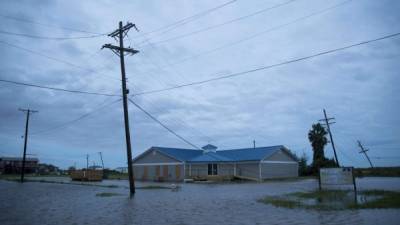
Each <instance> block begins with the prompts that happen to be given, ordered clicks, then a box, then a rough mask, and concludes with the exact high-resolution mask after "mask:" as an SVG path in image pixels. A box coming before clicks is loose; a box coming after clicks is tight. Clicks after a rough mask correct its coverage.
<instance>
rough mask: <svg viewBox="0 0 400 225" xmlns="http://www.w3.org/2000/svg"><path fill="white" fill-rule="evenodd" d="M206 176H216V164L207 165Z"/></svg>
mask: <svg viewBox="0 0 400 225" xmlns="http://www.w3.org/2000/svg"><path fill="white" fill-rule="evenodd" d="M208 175H218V166H217V164H208Z"/></svg>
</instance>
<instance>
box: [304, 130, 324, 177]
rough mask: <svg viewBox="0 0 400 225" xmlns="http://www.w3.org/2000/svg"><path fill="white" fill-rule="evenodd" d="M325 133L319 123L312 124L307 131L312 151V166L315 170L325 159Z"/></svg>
mask: <svg viewBox="0 0 400 225" xmlns="http://www.w3.org/2000/svg"><path fill="white" fill-rule="evenodd" d="M327 134H328V133H327V132H326V130H325V128H324V127H323V126H322V125H321V124H320V123H317V124H313V125H312V129H311V130H310V131H309V132H308V140H310V142H311V146H312V148H313V152H314V154H313V167H314V169H317V170H318V168H319V167H320V166H321V165H322V164H323V162H324V161H325V160H326V158H325V154H324V147H325V145H326V144H327V143H328V139H327V138H326V137H325V136H326V135H327Z"/></svg>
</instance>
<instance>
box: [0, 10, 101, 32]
mask: <svg viewBox="0 0 400 225" xmlns="http://www.w3.org/2000/svg"><path fill="white" fill-rule="evenodd" d="M0 17H3V18H5V19H9V20H14V21H18V22H22V23H30V24H35V25H39V26H44V27H50V28H56V29H61V30H68V31H74V32H80V33H86V34H96V35H103V34H104V33H96V32H92V31H87V30H82V29H76V28H71V27H63V26H57V25H52V24H46V23H41V22H37V21H34V20H28V19H22V18H18V17H13V16H9V15H4V14H0Z"/></svg>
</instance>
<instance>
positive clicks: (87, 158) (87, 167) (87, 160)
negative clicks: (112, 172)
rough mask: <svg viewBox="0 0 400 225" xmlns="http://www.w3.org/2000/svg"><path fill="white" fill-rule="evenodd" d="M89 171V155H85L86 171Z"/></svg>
mask: <svg viewBox="0 0 400 225" xmlns="http://www.w3.org/2000/svg"><path fill="white" fill-rule="evenodd" d="M88 169H89V154H86V170H88Z"/></svg>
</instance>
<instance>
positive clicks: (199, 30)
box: [138, 0, 298, 46]
mask: <svg viewBox="0 0 400 225" xmlns="http://www.w3.org/2000/svg"><path fill="white" fill-rule="evenodd" d="M295 1H298V0H289V1H286V2H284V3H279V4H276V5H274V6H270V7H267V8H264V9H261V10H258V11H255V12H253V13H250V14H247V15H244V16H241V17H237V18H234V19H231V20H228V21H225V22H223V23H219V24H215V25H212V26H208V27H204V28H201V29H198V30H195V31H192V32H189V33H186V34H181V35H177V36H175V37H171V38H167V39H164V40H159V41H153V42H152V44H155V45H157V44H161V43H165V42H169V41H174V40H178V39H181V38H185V37H189V36H192V35H195V34H199V33H203V32H205V31H209V30H212V29H215V28H218V27H222V26H225V25H228V24H231V23H234V22H237V21H240V20H244V19H247V18H250V17H253V16H256V15H258V14H261V13H264V12H267V11H270V10H272V9H276V8H279V7H281V6H285V5H288V4H290V3H293V2H295ZM145 42H146V41H143V42H140V43H138V44H139V45H140V44H143V43H145ZM142 46H143V45H142Z"/></svg>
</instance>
